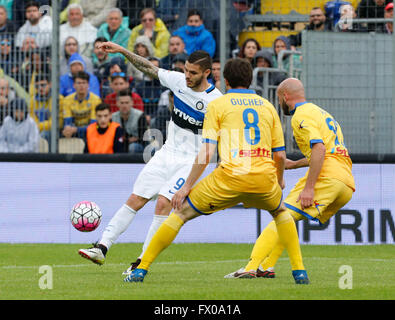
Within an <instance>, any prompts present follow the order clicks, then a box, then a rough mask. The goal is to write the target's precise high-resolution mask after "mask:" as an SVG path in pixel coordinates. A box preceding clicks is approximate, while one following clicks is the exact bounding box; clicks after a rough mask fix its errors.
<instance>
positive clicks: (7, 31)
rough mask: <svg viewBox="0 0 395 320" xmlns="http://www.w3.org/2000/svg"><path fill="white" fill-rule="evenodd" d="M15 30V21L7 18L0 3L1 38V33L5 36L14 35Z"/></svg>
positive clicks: (0, 36)
mask: <svg viewBox="0 0 395 320" xmlns="http://www.w3.org/2000/svg"><path fill="white" fill-rule="evenodd" d="M16 31H17V29H16V26H15V23H14V22H12V20H10V19H9V17H8V13H7V9H6V7H5V6H4V5H0V38H1V39H3V35H5V36H6V37H7V38H8V37H9V36H14V35H15V33H16Z"/></svg>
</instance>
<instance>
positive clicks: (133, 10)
mask: <svg viewBox="0 0 395 320" xmlns="http://www.w3.org/2000/svg"><path fill="white" fill-rule="evenodd" d="M155 6H156V0H118V1H117V5H116V7H117V8H119V9H121V10H122V12H123V16H124V17H127V18H129V21H128V23H129V28H130V29H133V28H134V27H136V26H137V25H138V24H140V13H141V10H142V9H143V8H155Z"/></svg>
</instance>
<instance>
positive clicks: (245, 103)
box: [125, 58, 308, 284]
mask: <svg viewBox="0 0 395 320" xmlns="http://www.w3.org/2000/svg"><path fill="white" fill-rule="evenodd" d="M224 78H225V82H226V85H227V88H228V89H229V90H228V92H227V94H226V95H224V96H222V97H220V98H218V99H216V100H214V101H212V102H210V103H209V105H208V108H207V113H206V115H205V119H204V124H203V135H202V137H203V145H202V147H201V149H200V151H199V154H198V155H197V157H196V159H195V162H194V165H193V167H192V170H191V172H190V174H189V176H188V179H187V180H186V182H185V184H184V185H183V186H182V188H181V189H180V190H179V191H178V192H177V193H176V194H175V195H174V197H173V199H172V205H173V208H174V209H175V211H174V212H173V213H172V214H170V215H169V217H168V218H167V219H166V221H165V222H163V224H162V225H161V227H160V228H159V229H158V231H157V232H156V234H155V235H154V237H153V238H152V240H151V242H150V244H149V245H148V248H147V250H146V251H145V253H144V255H143V257H142V259H141V263H140V264H139V266H138V267H137V268H136V269H135V270H133V271H132V272H131V274H130V275H129V276H127V277H126V278H125V281H126V282H138V281H143V280H144V277H145V275H146V274H147V272H148V269H149V267H150V265H151V264H152V262H153V261H154V260H155V258H156V257H157V256H158V255H159V254H160V253H161V251H162V250H164V249H165V248H166V247H167V246H169V245H170V244H171V243H172V241H173V240H174V239H175V237H176V236H177V234H178V232H179V231H180V229H181V227H182V226H183V225H184V223H185V222H187V221H189V220H191V219H194V218H196V217H198V216H201V215H210V214H212V213H214V212H217V211H219V210H223V209H226V208H230V207H233V206H235V205H236V204H238V203H243V204H244V206H245V207H254V208H260V209H264V210H267V211H268V212H269V213H270V214H271V215H272V216H273V220H274V222H273V223H274V225H275V227H276V228H277V230H278V234H279V238H280V239H281V241H282V243H284V245H285V247H286V248H287V251H288V254H289V256H290V260H291V264H292V270H293V272H292V273H293V276H294V279H295V282H296V283H298V284H299V283H308V277H307V273H306V271H305V270H304V266H303V261H302V255H301V252H300V245H299V238H298V235H297V231H296V226H295V222H294V220H293V219H292V216H291V215H290V213H289V211H287V210H286V209H285V207H284V204H283V201H282V186H283V185H284V182H283V172H284V165H285V159H286V155H285V145H284V135H283V131H282V127H281V122H280V118H279V116H278V114H277V112H276V110H275V108H274V107H273V105H272V104H271V103H270V102H269V101H267V100H265V99H263V98H262V97H260V96H258V95H256V94H255V92H254V91H252V90H248V88H249V86H250V84H251V81H252V67H251V64H250V63H249V62H248V61H247V60H245V59H239V58H237V59H230V60H229V61H228V62H227V63H226V65H225V67H224ZM217 147H218V152H219V155H220V158H221V162H220V164H219V166H218V167H217V168H216V169H215V170H214V171H213V172H211V173H210V174H209V175H208V176H207V177H205V178H204V179H202V180H201V181H200V182H198V183H197V184H196V185H195V183H196V182H197V180H198V179H199V177H200V176H201V174H202V173H203V171H204V170H205V168H206V166H207V165H208V163H209V161H210V159H211V157H212V156H213V155H214V154H215V150H216V148H217ZM269 253H270V252H266V254H269ZM257 268H258V266H257V267H256V268H250V269H246V270H245V271H242V272H240V274H239V275H238V277H240V278H255V277H256V269H257Z"/></svg>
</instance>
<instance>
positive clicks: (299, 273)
mask: <svg viewBox="0 0 395 320" xmlns="http://www.w3.org/2000/svg"><path fill="white" fill-rule="evenodd" d="M292 276H293V277H294V279H295V283H296V284H309V283H310V281H309V277H308V276H307V272H306V270H293V271H292Z"/></svg>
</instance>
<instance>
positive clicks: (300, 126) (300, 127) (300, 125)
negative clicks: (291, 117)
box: [299, 120, 306, 129]
mask: <svg viewBox="0 0 395 320" xmlns="http://www.w3.org/2000/svg"><path fill="white" fill-rule="evenodd" d="M303 122H304V120H302V122H301V123H300V124H299V129H303V128H306V126H302V123H303Z"/></svg>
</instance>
